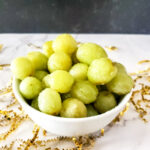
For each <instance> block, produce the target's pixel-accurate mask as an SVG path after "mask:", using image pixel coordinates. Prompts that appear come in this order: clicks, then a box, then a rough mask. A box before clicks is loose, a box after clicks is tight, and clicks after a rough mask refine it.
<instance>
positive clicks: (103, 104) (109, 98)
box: [94, 91, 117, 113]
mask: <svg viewBox="0 0 150 150" xmlns="http://www.w3.org/2000/svg"><path fill="white" fill-rule="evenodd" d="M116 105H117V102H116V100H115V97H114V95H113V94H112V93H110V92H108V91H102V92H100V93H99V96H98V97H97V100H96V101H95V103H94V107H95V108H96V110H97V111H98V112H99V113H104V112H106V111H108V110H111V109H112V108H114V107H115V106H116Z"/></svg>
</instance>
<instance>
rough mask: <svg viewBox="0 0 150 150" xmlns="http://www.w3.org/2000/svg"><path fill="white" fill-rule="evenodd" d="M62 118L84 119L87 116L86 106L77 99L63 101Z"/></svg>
mask: <svg viewBox="0 0 150 150" xmlns="http://www.w3.org/2000/svg"><path fill="white" fill-rule="evenodd" d="M60 116H61V117H65V118H82V117H86V116H87V110H86V107H85V105H84V104H83V103H82V102H81V101H79V100H78V99H75V98H68V99H66V100H64V101H63V104H62V110H61V113H60Z"/></svg>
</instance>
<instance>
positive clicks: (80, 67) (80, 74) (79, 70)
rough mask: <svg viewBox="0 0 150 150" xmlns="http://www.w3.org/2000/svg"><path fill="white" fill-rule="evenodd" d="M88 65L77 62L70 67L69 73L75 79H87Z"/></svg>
mask: <svg viewBox="0 0 150 150" xmlns="http://www.w3.org/2000/svg"><path fill="white" fill-rule="evenodd" d="M87 71H88V65H87V64H83V63H77V64H75V65H74V66H72V68H71V69H70V71H69V73H70V74H71V75H72V76H73V77H74V79H75V80H85V79H87Z"/></svg>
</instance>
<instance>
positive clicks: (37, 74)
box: [33, 70, 48, 81]
mask: <svg viewBox="0 0 150 150" xmlns="http://www.w3.org/2000/svg"><path fill="white" fill-rule="evenodd" d="M46 75H48V72H47V71H42V70H37V71H35V73H34V75H33V76H34V77H36V78H37V79H39V80H41V81H42V80H43V78H44V77H45V76H46Z"/></svg>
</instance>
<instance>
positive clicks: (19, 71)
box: [11, 57, 33, 80]
mask: <svg viewBox="0 0 150 150" xmlns="http://www.w3.org/2000/svg"><path fill="white" fill-rule="evenodd" d="M11 71H12V73H13V75H14V76H15V78H17V79H20V80H23V79H24V78H25V77H27V76H30V75H32V73H33V67H32V63H31V61H30V60H29V59H27V58H26V57H18V58H16V59H14V60H13V61H12V63H11Z"/></svg>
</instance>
